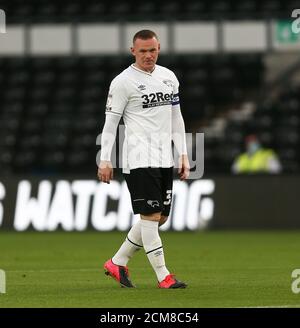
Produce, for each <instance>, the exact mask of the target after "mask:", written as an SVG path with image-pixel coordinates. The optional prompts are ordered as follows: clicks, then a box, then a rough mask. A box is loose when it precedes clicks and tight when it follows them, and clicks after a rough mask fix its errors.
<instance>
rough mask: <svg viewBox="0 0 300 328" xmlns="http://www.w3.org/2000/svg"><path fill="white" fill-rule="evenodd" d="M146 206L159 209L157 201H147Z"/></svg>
mask: <svg viewBox="0 0 300 328" xmlns="http://www.w3.org/2000/svg"><path fill="white" fill-rule="evenodd" d="M147 204H148V205H150V206H152V207H155V206H157V207H159V201H158V200H147Z"/></svg>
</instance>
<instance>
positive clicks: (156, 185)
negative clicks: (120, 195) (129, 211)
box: [124, 167, 173, 216]
mask: <svg viewBox="0 0 300 328" xmlns="http://www.w3.org/2000/svg"><path fill="white" fill-rule="evenodd" d="M124 177H125V180H126V183H127V186H128V189H129V192H130V196H131V204H132V208H133V212H134V214H143V215H148V214H152V213H157V212H161V214H162V215H165V216H168V215H169V213H170V209H171V203H172V187H173V167H169V168H148V167H145V168H138V169H133V170H130V174H124Z"/></svg>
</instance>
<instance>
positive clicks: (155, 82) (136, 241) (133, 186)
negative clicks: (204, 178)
mask: <svg viewBox="0 0 300 328" xmlns="http://www.w3.org/2000/svg"><path fill="white" fill-rule="evenodd" d="M159 51H160V44H159V41H158V37H157V35H156V34H155V33H154V32H153V31H150V30H141V31H139V32H137V33H136V34H135V36H134V38H133V46H132V47H131V53H132V55H133V56H134V57H135V63H134V64H132V65H130V66H129V67H128V68H127V69H125V70H124V71H123V72H121V73H120V74H119V75H118V76H117V77H115V78H114V79H113V81H112V82H111V85H110V89H109V94H108V99H107V104H106V119H105V124H104V127H103V132H102V137H101V145H102V149H101V158H100V164H99V167H98V177H99V179H100V181H102V182H105V183H109V182H110V180H111V179H112V178H113V167H112V163H111V152H112V148H113V144H114V141H115V137H116V131H117V127H118V124H119V121H120V118H121V117H123V120H124V124H125V140H124V144H123V174H124V177H125V180H126V183H127V186H128V189H129V192H130V195H131V203H132V207H133V212H134V213H135V214H140V217H141V219H140V220H139V221H138V222H137V223H135V224H134V225H133V226H132V228H131V230H130V231H129V233H128V235H127V237H126V239H125V241H124V243H123V244H122V245H121V247H120V249H119V250H118V251H117V253H116V254H115V255H114V256H113V257H112V258H111V259H109V260H108V261H107V262H106V263H105V264H104V269H105V272H106V274H107V275H109V276H111V277H113V278H114V279H115V280H117V281H118V282H119V283H120V285H121V286H122V287H134V285H133V284H132V282H131V281H130V279H129V272H128V267H127V263H128V261H129V260H130V258H131V257H132V256H133V254H134V253H135V252H136V251H138V250H140V249H141V248H144V250H145V252H146V254H147V257H148V259H149V262H150V264H151V266H152V268H153V270H154V271H155V273H156V276H157V280H158V287H159V288H185V287H186V286H187V285H186V284H185V283H184V282H181V281H179V280H177V279H176V278H175V275H174V274H171V273H170V271H169V270H168V268H167V267H166V264H165V258H164V251H163V245H162V241H161V238H160V236H159V230H158V227H159V226H160V225H162V224H163V223H165V222H166V220H167V219H168V215H169V212H170V207H171V201H172V183H173V166H174V162H173V156H172V140H173V142H174V145H175V147H176V150H177V152H178V154H179V155H180V157H179V168H178V174H179V177H180V179H181V180H185V179H187V178H188V176H189V161H188V156H187V149H186V140H185V126H184V121H183V118H182V115H181V111H180V104H179V95H178V88H179V82H178V80H177V78H176V76H175V74H174V73H173V72H172V71H171V70H169V69H167V68H165V67H162V66H160V65H157V64H156V61H157V58H158V54H159Z"/></svg>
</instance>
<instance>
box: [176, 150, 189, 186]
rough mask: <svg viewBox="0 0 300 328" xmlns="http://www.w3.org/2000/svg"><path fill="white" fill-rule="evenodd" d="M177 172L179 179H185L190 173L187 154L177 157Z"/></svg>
mask: <svg viewBox="0 0 300 328" xmlns="http://www.w3.org/2000/svg"><path fill="white" fill-rule="evenodd" d="M178 174H179V177H180V180H186V179H187V178H188V177H189V175H190V163H189V159H188V156H187V155H181V156H180V157H179V160H178Z"/></svg>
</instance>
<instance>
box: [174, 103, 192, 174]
mask: <svg viewBox="0 0 300 328" xmlns="http://www.w3.org/2000/svg"><path fill="white" fill-rule="evenodd" d="M172 137H173V142H174V145H175V147H176V150H177V152H178V154H179V163H178V174H179V176H180V180H185V179H187V178H188V177H189V174H190V164H189V159H188V156H187V148H186V138H185V126H184V121H183V117H182V114H181V111H180V106H179V105H178V106H176V107H173V109H172Z"/></svg>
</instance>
